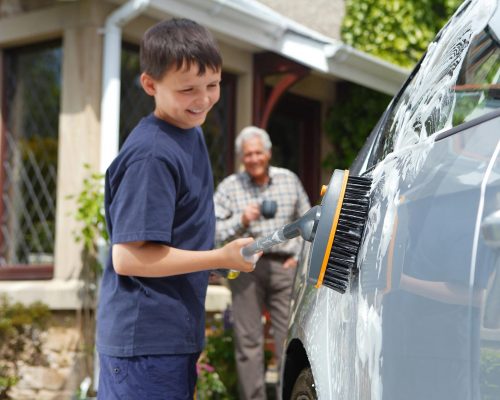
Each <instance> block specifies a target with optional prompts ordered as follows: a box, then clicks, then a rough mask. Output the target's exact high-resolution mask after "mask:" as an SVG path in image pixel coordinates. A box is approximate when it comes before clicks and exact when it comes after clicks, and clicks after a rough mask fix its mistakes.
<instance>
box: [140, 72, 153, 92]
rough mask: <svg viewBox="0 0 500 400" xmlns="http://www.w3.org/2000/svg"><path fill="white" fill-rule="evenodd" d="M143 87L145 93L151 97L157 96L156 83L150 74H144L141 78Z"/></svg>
mask: <svg viewBox="0 0 500 400" xmlns="http://www.w3.org/2000/svg"><path fill="white" fill-rule="evenodd" d="M140 81H141V85H142V88H143V89H144V91H145V92H146V93H147V94H149V95H150V96H154V95H155V94H156V86H155V81H154V79H153V78H151V77H150V76H149V75H148V74H146V73H145V72H143V73H142V74H141V77H140Z"/></svg>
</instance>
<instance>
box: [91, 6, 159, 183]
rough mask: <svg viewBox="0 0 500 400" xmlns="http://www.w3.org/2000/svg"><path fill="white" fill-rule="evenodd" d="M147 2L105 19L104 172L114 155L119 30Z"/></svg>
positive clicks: (102, 158)
mask: <svg viewBox="0 0 500 400" xmlns="http://www.w3.org/2000/svg"><path fill="white" fill-rule="evenodd" d="M149 3H150V0H129V1H128V2H127V3H125V4H123V5H122V6H121V7H120V8H118V9H116V10H115V11H113V13H111V14H110V15H109V16H108V18H106V23H105V25H104V46H103V58H102V71H103V77H102V97H101V153H100V171H101V173H104V172H105V171H106V168H108V166H109V164H111V162H112V161H113V159H114V158H115V156H116V155H117V154H118V144H119V128H120V66H121V65H120V60H121V50H122V27H123V26H124V25H125V24H126V23H127V22H129V21H130V20H132V19H134V18H135V17H137V16H138V15H139V14H141V13H142V11H143V10H144V9H145V8H146V7H148V5H149Z"/></svg>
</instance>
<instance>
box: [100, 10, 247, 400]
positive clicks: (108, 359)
mask: <svg viewBox="0 0 500 400" xmlns="http://www.w3.org/2000/svg"><path fill="white" fill-rule="evenodd" d="M140 60H141V70H142V71H143V72H142V74H141V77H140V81H141V84H142V87H143V88H144V90H145V92H146V93H147V94H148V95H150V96H153V97H154V99H155V109H154V112H153V113H152V114H151V115H149V116H147V117H146V118H143V119H142V120H141V121H140V122H139V124H138V125H137V126H136V127H135V129H134V130H133V131H132V132H131V133H130V136H129V137H128V138H127V140H126V142H125V144H124V145H123V147H122V149H121V150H120V153H119V154H118V156H117V157H116V159H115V160H114V161H113V163H112V164H111V165H110V167H109V168H108V170H107V172H106V183H105V211H106V222H107V227H108V230H109V233H110V238H111V244H112V249H111V254H110V257H109V260H108V263H107V266H106V268H105V271H104V274H103V278H102V285H101V289H100V299H99V310H98V317H97V321H98V322H97V349H98V352H99V359H100V377H99V387H98V389H99V390H98V398H99V399H102V400H113V399H116V400H118V399H120V400H123V399H141V400H142V399H148V400H154V399H162V400H165V399H190V400H191V399H192V398H193V392H194V387H195V383H196V361H197V359H198V356H199V354H200V352H201V350H202V348H203V341H204V302H205V295H206V289H207V285H208V275H209V271H208V270H209V269H213V268H221V267H222V268H231V269H236V270H239V271H243V272H249V271H252V270H253V268H254V265H253V262H254V261H255V260H254V261H253V262H248V261H247V260H244V259H243V257H242V256H241V255H240V249H241V248H242V247H243V246H245V245H247V244H249V243H250V242H252V239H237V240H235V241H233V242H231V243H228V244H227V245H226V246H224V247H222V248H220V249H216V250H211V249H212V248H213V244H214V231H215V216H214V206H213V178H212V173H211V167H210V161H209V158H208V153H207V150H206V145H205V142H204V139H203V134H202V131H201V128H200V127H199V126H200V125H201V124H202V123H203V122H204V121H205V117H206V115H207V113H208V111H209V110H210V109H211V108H212V106H213V105H214V104H215V103H216V102H217V101H218V100H219V84H220V79H221V67H222V58H221V56H220V53H219V50H218V48H217V45H216V43H215V40H214V38H213V37H212V35H211V34H210V33H209V32H208V30H206V29H205V28H203V27H201V26H200V25H198V24H197V23H195V22H193V21H190V20H186V19H173V20H169V21H164V22H160V23H159V24H157V25H155V26H153V27H152V28H150V29H149V30H148V31H147V32H146V33H145V35H144V37H143V39H142V42H141V49H140Z"/></svg>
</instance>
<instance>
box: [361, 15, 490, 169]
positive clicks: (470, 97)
mask: <svg viewBox="0 0 500 400" xmlns="http://www.w3.org/2000/svg"><path fill="white" fill-rule="evenodd" d="M487 11H488V10H487ZM490 17H491V13H488V12H484V13H483V14H476V13H472V12H471V13H459V14H458V15H457V17H456V18H455V19H453V20H451V21H450V23H449V24H448V25H447V26H446V27H445V28H444V29H443V30H442V31H441V32H440V34H439V35H438V38H437V39H436V41H435V42H433V43H431V44H430V45H429V47H428V50H427V53H426V54H425V56H424V57H423V58H422V60H421V62H420V64H419V65H418V66H417V68H416V70H415V71H414V72H413V73H412V75H411V77H410V79H409V81H408V82H407V83H406V85H405V87H404V88H403V90H402V92H400V94H399V95H398V96H397V97H395V99H394V100H393V103H391V105H390V106H389V109H388V110H387V112H386V113H385V114H384V117H383V118H384V120H383V121H382V124H380V128H379V135H378V136H379V138H378V142H377V143H375V146H374V149H373V152H372V154H371V157H370V162H369V167H370V166H373V165H374V164H376V163H378V162H379V161H380V160H382V159H384V158H385V157H386V156H387V155H388V154H389V153H391V152H393V151H397V150H400V149H402V148H404V147H406V146H409V145H413V144H416V143H418V142H420V141H421V140H423V139H425V138H427V137H428V136H431V135H432V134H434V133H436V132H439V131H444V130H448V129H451V128H452V127H454V126H457V125H460V124H462V123H464V122H467V121H470V120H472V119H474V118H477V117H479V116H481V115H483V114H486V113H488V112H490V111H492V110H495V109H497V108H500V42H499V40H498V38H497V37H496V35H495V34H494V33H493V32H492V31H491V29H490V28H489V27H488V26H487V21H488V20H489V18H490Z"/></svg>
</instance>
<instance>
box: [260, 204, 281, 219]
mask: <svg viewBox="0 0 500 400" xmlns="http://www.w3.org/2000/svg"><path fill="white" fill-rule="evenodd" d="M277 209H278V203H277V202H276V200H269V199H265V200H262V203H261V205H260V214H261V215H262V216H263V217H264V218H266V219H270V218H274V216H275V215H276V210H277Z"/></svg>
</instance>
